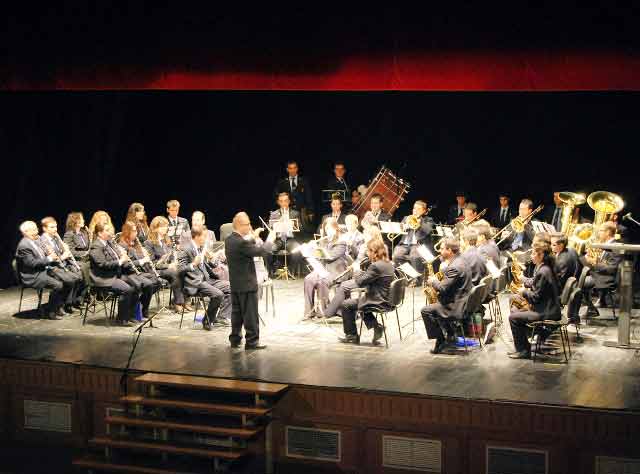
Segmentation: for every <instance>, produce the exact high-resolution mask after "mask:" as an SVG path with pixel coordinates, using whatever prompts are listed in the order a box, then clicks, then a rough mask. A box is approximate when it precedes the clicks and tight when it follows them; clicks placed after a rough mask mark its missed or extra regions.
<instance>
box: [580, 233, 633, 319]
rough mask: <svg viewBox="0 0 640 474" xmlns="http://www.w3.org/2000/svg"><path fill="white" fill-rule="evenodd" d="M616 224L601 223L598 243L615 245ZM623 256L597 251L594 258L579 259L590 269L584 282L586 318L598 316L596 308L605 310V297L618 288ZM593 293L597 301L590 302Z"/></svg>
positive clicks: (606, 251)
mask: <svg viewBox="0 0 640 474" xmlns="http://www.w3.org/2000/svg"><path fill="white" fill-rule="evenodd" d="M615 235H616V224H615V223H614V222H611V221H607V222H603V223H602V224H601V225H600V228H599V229H598V241H599V242H600V243H604V244H610V243H615V241H616V240H615ZM622 260H623V256H622V255H620V254H618V253H615V252H612V251H610V250H597V251H596V252H595V253H594V256H591V255H589V254H587V255H586V256H584V257H581V258H580V261H581V263H582V264H583V265H586V266H588V267H589V268H591V271H590V272H589V275H588V276H587V278H586V280H585V282H584V287H583V291H584V295H585V300H586V303H587V305H588V306H589V309H588V311H587V316H598V315H599V314H600V312H599V311H598V309H597V308H598V307H601V308H606V307H607V305H608V303H607V300H606V296H607V295H608V294H609V293H610V292H611V290H614V289H615V288H616V287H617V286H618V267H619V266H620V264H621V263H622ZM593 292H595V293H596V296H597V301H596V302H595V304H594V303H593V301H592V299H591V298H592V293H593Z"/></svg>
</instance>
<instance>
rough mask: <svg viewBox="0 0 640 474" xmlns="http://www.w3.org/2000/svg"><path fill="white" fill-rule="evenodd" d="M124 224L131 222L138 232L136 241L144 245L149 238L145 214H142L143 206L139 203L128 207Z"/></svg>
mask: <svg viewBox="0 0 640 474" xmlns="http://www.w3.org/2000/svg"><path fill="white" fill-rule="evenodd" d="M125 222H133V223H135V225H136V229H137V231H138V240H140V242H142V243H143V244H144V242H145V240H147V238H148V237H149V224H148V223H147V214H146V213H145V212H144V206H143V205H142V204H140V203H139V202H134V203H132V204H131V205H130V206H129V210H128V211H127V217H126V218H125Z"/></svg>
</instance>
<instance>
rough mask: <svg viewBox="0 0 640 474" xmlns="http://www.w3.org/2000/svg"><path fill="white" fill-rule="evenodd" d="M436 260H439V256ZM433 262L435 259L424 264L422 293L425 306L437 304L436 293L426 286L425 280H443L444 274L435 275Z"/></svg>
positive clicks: (432, 288) (433, 289)
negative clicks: (424, 297)
mask: <svg viewBox="0 0 640 474" xmlns="http://www.w3.org/2000/svg"><path fill="white" fill-rule="evenodd" d="M438 258H440V256H438ZM435 261H436V259H434V260H433V261H431V262H426V264H425V275H424V278H423V281H422V291H423V292H424V294H425V296H426V304H435V303H437V302H438V291H437V290H436V289H435V288H434V287H432V286H429V285H427V280H428V279H429V278H430V277H432V276H435V277H436V278H437V279H438V280H440V281H442V279H443V278H444V273H442V272H438V273H435V272H434V271H433V262H435Z"/></svg>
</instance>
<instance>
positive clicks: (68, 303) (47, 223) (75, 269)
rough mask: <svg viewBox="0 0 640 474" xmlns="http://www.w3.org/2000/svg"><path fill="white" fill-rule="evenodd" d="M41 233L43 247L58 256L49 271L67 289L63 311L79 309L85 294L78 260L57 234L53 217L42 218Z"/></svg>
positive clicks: (68, 311)
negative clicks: (75, 259)
mask: <svg viewBox="0 0 640 474" xmlns="http://www.w3.org/2000/svg"><path fill="white" fill-rule="evenodd" d="M41 224H42V235H41V236H40V240H41V242H42V244H43V246H44V247H45V248H49V249H51V250H53V253H54V254H56V255H57V256H58V262H57V265H55V266H53V267H52V268H51V271H50V272H49V274H50V275H52V276H53V277H54V278H57V279H58V280H60V281H61V282H62V284H63V285H64V286H65V287H66V288H68V289H69V292H68V293H67V299H66V300H65V302H64V312H65V313H67V314H71V313H73V308H77V309H80V308H81V307H82V300H83V299H84V294H85V284H84V277H83V275H82V270H81V268H80V265H79V264H78V262H76V261H74V259H73V258H74V257H73V254H72V253H71V251H70V250H68V249H67V248H66V247H65V245H64V242H63V241H62V239H61V238H60V235H58V223H57V222H56V220H55V219H54V218H53V217H45V218H44V219H42V222H41Z"/></svg>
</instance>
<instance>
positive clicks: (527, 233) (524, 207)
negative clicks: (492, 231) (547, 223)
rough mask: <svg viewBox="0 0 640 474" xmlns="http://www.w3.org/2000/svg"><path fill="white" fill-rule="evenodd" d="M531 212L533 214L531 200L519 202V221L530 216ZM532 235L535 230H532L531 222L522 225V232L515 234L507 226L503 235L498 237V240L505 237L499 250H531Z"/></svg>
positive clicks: (510, 227)
mask: <svg viewBox="0 0 640 474" xmlns="http://www.w3.org/2000/svg"><path fill="white" fill-rule="evenodd" d="M531 212H533V201H531V199H523V200H522V201H520V206H519V207H518V216H519V217H520V218H521V219H525V218H527V217H528V216H529V214H531ZM534 235H535V230H534V229H533V225H532V224H531V221H528V222H527V223H526V224H525V225H524V230H523V231H522V232H515V231H514V229H513V228H512V226H511V225H509V227H507V228H506V229H505V230H504V232H503V235H502V236H498V237H500V238H504V237H506V238H505V240H504V242H502V244H501V246H500V248H501V249H506V250H510V251H516V250H529V249H530V248H531V243H532V242H533V236H534Z"/></svg>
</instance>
